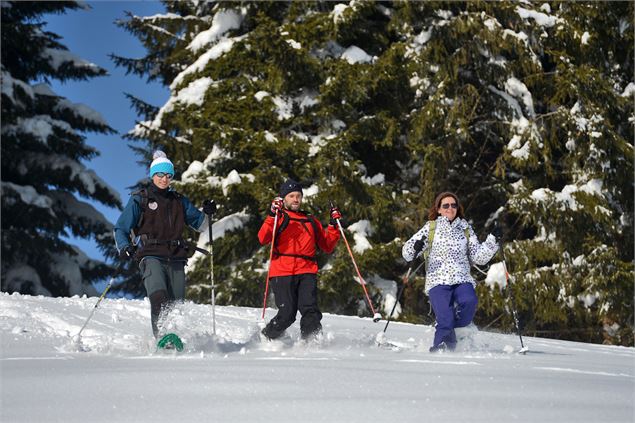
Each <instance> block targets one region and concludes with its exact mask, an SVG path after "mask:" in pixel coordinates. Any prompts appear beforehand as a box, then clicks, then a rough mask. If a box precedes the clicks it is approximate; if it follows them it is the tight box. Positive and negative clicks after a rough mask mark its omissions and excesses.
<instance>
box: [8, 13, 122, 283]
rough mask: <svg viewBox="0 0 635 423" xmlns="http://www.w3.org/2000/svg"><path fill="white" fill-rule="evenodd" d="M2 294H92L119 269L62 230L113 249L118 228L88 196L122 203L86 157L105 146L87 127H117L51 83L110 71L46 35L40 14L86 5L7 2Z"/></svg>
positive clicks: (105, 130) (107, 130) (106, 249)
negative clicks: (97, 144) (90, 140)
mask: <svg viewBox="0 0 635 423" xmlns="http://www.w3.org/2000/svg"><path fill="white" fill-rule="evenodd" d="M1 5H2V7H1V9H0V12H1V15H2V129H1V133H2V158H1V160H2V290H3V291H5V292H21V293H26V294H44V295H53V296H60V295H78V294H79V295H81V294H84V293H88V294H95V290H94V288H93V287H92V285H91V282H93V281H96V280H99V279H103V278H104V277H105V276H107V275H109V274H110V273H111V271H112V269H111V268H110V266H108V265H106V264H105V263H103V262H101V261H98V260H93V259H90V258H88V257H87V256H86V255H85V254H84V253H83V252H82V251H81V250H80V249H78V248H77V247H75V246H73V245H71V244H69V243H67V242H66V241H64V240H62V239H61V238H60V237H61V236H70V235H73V236H76V237H81V238H93V239H94V240H95V241H96V242H97V244H98V246H99V248H100V249H101V251H103V252H104V253H105V254H106V255H113V254H114V251H113V250H114V248H113V237H112V224H111V223H110V222H108V221H107V220H106V219H105V218H104V216H103V215H102V214H101V213H99V212H98V211H97V210H95V208H94V207H93V206H92V205H90V204H89V203H87V202H86V201H84V200H83V199H91V200H94V201H99V202H101V203H103V204H106V205H109V206H113V207H120V200H119V196H118V194H117V193H116V191H114V190H113V189H112V188H111V187H110V186H109V185H108V184H107V183H106V182H105V181H103V180H102V179H101V178H100V177H99V176H97V175H96V174H95V172H94V171H92V170H90V169H89V168H87V167H86V166H85V165H84V164H83V163H82V161H87V160H90V159H91V158H94V157H95V156H96V155H97V154H98V152H97V151H95V149H94V148H92V147H90V146H88V145H86V143H85V139H86V137H85V135H84V134H85V133H86V132H96V133H111V132H114V131H113V129H112V128H111V127H110V126H108V124H107V123H106V122H105V121H104V120H103V118H102V117H101V116H100V115H99V114H98V113H97V112H95V111H94V110H92V109H90V108H89V107H87V106H85V105H82V104H75V103H73V102H72V101H70V100H69V99H66V98H64V97H61V96H59V95H57V94H56V93H55V92H53V90H52V89H51V87H50V86H49V81H50V80H52V79H56V80H58V81H64V82H65V81H73V80H87V79H90V78H93V77H97V76H102V75H105V74H106V71H105V70H104V69H102V68H100V67H98V66H96V65H94V64H92V63H89V62H87V61H85V60H83V59H81V58H79V57H77V56H75V55H74V54H72V53H71V52H70V51H68V49H67V48H66V47H65V46H64V45H63V44H62V43H61V41H60V37H59V36H58V35H56V34H54V33H51V32H48V31H46V28H45V22H44V21H43V20H42V18H43V16H44V15H46V14H51V13H65V12H66V11H68V10H72V9H77V8H80V7H83V6H80V4H79V3H77V2H73V1H69V2H22V1H20V2H10V1H2V4H1Z"/></svg>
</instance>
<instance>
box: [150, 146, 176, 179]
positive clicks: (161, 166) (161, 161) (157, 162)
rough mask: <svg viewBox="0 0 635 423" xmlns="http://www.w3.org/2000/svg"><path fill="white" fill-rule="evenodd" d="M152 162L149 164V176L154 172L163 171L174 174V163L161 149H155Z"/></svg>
mask: <svg viewBox="0 0 635 423" xmlns="http://www.w3.org/2000/svg"><path fill="white" fill-rule="evenodd" d="M152 158H153V159H154V160H152V164H150V177H151V178H152V177H153V176H154V174H155V173H158V172H163V173H169V174H170V175H172V176H174V165H173V164H172V162H171V161H170V159H168V156H166V155H165V153H164V152H163V151H161V150H157V151H155V152H154V154H153V155H152Z"/></svg>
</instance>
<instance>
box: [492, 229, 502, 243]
mask: <svg viewBox="0 0 635 423" xmlns="http://www.w3.org/2000/svg"><path fill="white" fill-rule="evenodd" d="M492 235H494V238H496V241H500V240H501V238H502V237H503V229H502V228H501V227H500V226H498V225H496V226H494V229H492Z"/></svg>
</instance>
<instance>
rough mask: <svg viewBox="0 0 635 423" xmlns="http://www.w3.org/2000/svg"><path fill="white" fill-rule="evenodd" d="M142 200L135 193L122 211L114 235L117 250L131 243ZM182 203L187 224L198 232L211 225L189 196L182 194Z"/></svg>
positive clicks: (140, 211)
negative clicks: (131, 234)
mask: <svg viewBox="0 0 635 423" xmlns="http://www.w3.org/2000/svg"><path fill="white" fill-rule="evenodd" d="M169 190H170V191H174V190H173V189H172V188H169ZM141 201H142V198H141V195H140V194H133V195H132V196H131V197H130V200H128V204H126V207H124V209H123V211H122V212H121V216H119V219H117V223H116V224H115V229H114V233H115V234H114V235H115V244H116V247H117V250H119V251H120V252H121V250H123V249H124V248H126V247H127V246H128V245H130V244H131V242H130V231H132V229H134V228H135V227H136V226H137V224H138V223H139V219H140V218H141V213H142V209H141ZM181 203H182V204H183V211H184V213H185V224H186V225H188V226H189V227H190V228H192V229H194V230H195V231H197V232H203V230H205V229H206V228H207V226H208V225H209V222H208V219H207V216H205V214H204V213H203V212H201V211H200V210H199V209H197V208H196V207H194V206H193V205H192V203H191V202H190V200H189V199H188V198H187V197H185V196H181Z"/></svg>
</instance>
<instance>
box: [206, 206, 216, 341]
mask: <svg viewBox="0 0 635 423" xmlns="http://www.w3.org/2000/svg"><path fill="white" fill-rule="evenodd" d="M206 202H209V204H210V205H211V208H212V212H211V213H210V214H208V215H207V216H208V219H209V275H210V284H211V287H212V333H213V334H214V335H216V285H214V235H213V234H212V216H214V211H216V203H215V202H214V200H211V201H210V200H206Z"/></svg>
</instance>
